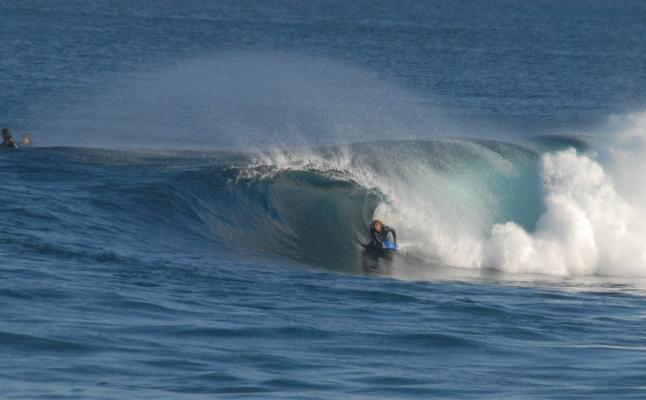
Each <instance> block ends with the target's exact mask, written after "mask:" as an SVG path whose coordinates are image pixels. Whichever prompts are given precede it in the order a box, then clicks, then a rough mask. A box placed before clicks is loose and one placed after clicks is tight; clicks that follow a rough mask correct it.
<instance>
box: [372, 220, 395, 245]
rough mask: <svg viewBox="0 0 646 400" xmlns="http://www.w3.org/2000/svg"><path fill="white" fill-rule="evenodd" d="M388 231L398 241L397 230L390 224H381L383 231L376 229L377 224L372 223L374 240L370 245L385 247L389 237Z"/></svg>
mask: <svg viewBox="0 0 646 400" xmlns="http://www.w3.org/2000/svg"><path fill="white" fill-rule="evenodd" d="M388 232H390V233H392V234H393V240H394V241H395V243H397V232H395V230H394V229H393V228H391V227H389V226H388V225H384V224H381V232H377V231H376V230H375V225H374V224H370V237H372V241H371V242H370V244H369V245H368V246H372V247H375V248H377V249H383V248H384V241H385V240H387V239H388Z"/></svg>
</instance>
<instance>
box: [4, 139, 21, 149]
mask: <svg viewBox="0 0 646 400" xmlns="http://www.w3.org/2000/svg"><path fill="white" fill-rule="evenodd" d="M0 148H3V149H17V148H18V143H16V141H15V140H13V138H12V137H8V138H6V139H5V140H3V141H2V143H0Z"/></svg>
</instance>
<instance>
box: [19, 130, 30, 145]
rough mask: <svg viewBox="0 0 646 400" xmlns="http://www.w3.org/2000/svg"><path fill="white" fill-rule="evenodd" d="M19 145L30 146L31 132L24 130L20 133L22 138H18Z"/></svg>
mask: <svg viewBox="0 0 646 400" xmlns="http://www.w3.org/2000/svg"><path fill="white" fill-rule="evenodd" d="M20 145H21V146H31V134H30V133H29V132H25V133H23V134H22V139H20Z"/></svg>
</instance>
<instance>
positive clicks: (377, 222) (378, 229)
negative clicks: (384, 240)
mask: <svg viewBox="0 0 646 400" xmlns="http://www.w3.org/2000/svg"><path fill="white" fill-rule="evenodd" d="M382 225H383V223H382V222H381V221H380V220H378V219H376V220H374V221H372V226H373V227H374V228H375V231H376V232H381V227H382Z"/></svg>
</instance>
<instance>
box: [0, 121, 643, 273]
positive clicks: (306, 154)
mask: <svg viewBox="0 0 646 400" xmlns="http://www.w3.org/2000/svg"><path fill="white" fill-rule="evenodd" d="M631 118H633V128H631V129H632V130H631V129H626V132H628V133H626V134H625V135H623V136H622V137H624V138H625V140H624V142H619V141H618V142H616V143H613V145H612V146H607V144H606V143H604V144H603V145H599V144H598V143H594V142H593V143H586V142H585V141H584V140H580V139H573V138H566V137H537V138H534V139H531V140H526V141H524V142H523V143H511V142H503V141H493V140H475V139H473V140H470V139H441V140H439V139H438V140H432V141H393V142H372V143H362V144H354V145H346V146H337V147H327V148H318V149H307V150H290V151H273V152H264V153H254V154H236V153H213V152H211V153H208V152H207V153H203V152H179V153H178V152H171V153H162V152H154V153H141V152H136V153H133V152H122V151H103V150H89V149H30V150H28V151H26V152H22V153H21V154H16V155H11V156H3V159H2V160H3V163H5V162H11V163H13V165H19V166H20V168H22V169H24V171H22V172H19V174H22V175H21V176H22V177H23V178H22V179H33V180H34V182H39V178H38V176H39V174H40V173H42V172H43V171H44V170H52V169H54V170H56V171H57V174H56V177H55V178H54V180H53V181H52V182H50V183H48V185H59V186H60V185H62V186H63V187H65V189H64V190H57V191H56V192H54V193H49V194H48V196H47V197H44V198H45V200H44V202H45V203H46V204H42V205H39V206H38V207H36V208H34V209H31V210H29V211H27V210H22V209H21V212H23V214H21V215H20V217H19V218H17V219H16V222H15V223H11V222H8V221H4V222H3V225H5V230H4V231H5V236H6V237H12V238H13V239H12V240H13V243H14V245H15V246H17V247H20V248H21V251H23V250H25V249H26V248H27V247H28V246H27V244H26V243H28V242H30V243H31V242H33V241H36V242H39V243H43V246H44V247H43V246H41V247H40V250H34V249H32V250H30V251H48V252H50V253H52V252H53V253H52V254H54V253H55V254H63V255H64V254H67V256H69V255H70V254H72V255H74V254H77V255H78V254H81V255H82V256H83V257H95V258H101V257H106V254H105V251H104V250H101V249H102V248H103V249H104V248H105V243H110V248H112V249H113V250H112V252H111V253H110V254H109V256H110V257H124V258H128V257H130V258H137V257H138V255H141V254H142V252H143V253H146V254H148V255H149V254H161V253H163V252H165V251H168V252H173V253H174V254H178V253H181V254H184V255H185V256H186V257H190V255H191V254H194V253H200V254H208V255H209V256H212V257H216V258H222V259H224V258H225V257H224V255H225V254H226V256H227V257H230V256H232V255H233V256H234V257H245V258H251V259H260V260H262V259H279V260H281V261H286V262H288V263H293V264H298V265H307V266H314V267H323V268H329V269H334V270H339V271H345V272H361V271H366V269H368V270H374V269H375V268H373V267H374V263H373V264H371V265H368V267H367V266H366V255H365V254H364V253H363V251H362V247H361V246H360V244H361V243H365V242H367V241H368V239H369V238H368V235H367V231H366V226H367V225H368V223H369V222H370V220H371V219H373V218H380V219H383V220H385V221H386V222H387V223H388V224H390V225H392V226H394V227H396V228H397V230H398V233H399V237H400V242H401V244H402V248H403V251H402V254H401V255H400V256H398V257H395V258H394V259H391V260H387V262H386V261H382V262H381V266H379V265H377V270H379V269H380V268H381V269H382V270H384V269H385V270H386V272H388V273H390V274H392V275H394V276H398V277H403V278H406V277H407V276H408V275H409V272H410V270H412V269H417V270H418V271H419V269H420V268H421V269H424V268H427V269H432V268H442V267H463V268H470V269H472V270H487V269H494V270H502V271H507V272H512V273H540V274H555V275H595V274H603V275H617V276H633V275H644V271H646V255H645V254H644V251H643V250H642V247H643V246H642V242H643V239H644V238H646V230H645V229H644V223H642V221H643V220H644V219H643V218H642V217H643V216H644V210H642V208H643V207H640V204H643V202H641V203H640V200H641V199H643V196H642V195H643V190H637V189H636V188H634V187H633V186H631V185H630V184H628V183H626V181H629V179H627V178H628V177H629V176H630V175H631V174H632V175H635V172H634V168H633V165H635V163H636V162H638V161H639V160H640V158H639V157H638V156H639V152H640V151H641V143H642V141H641V139H640V138H641V136H640V135H639V134H638V133H640V132H641V130H640V128H639V127H640V124H641V121H642V120H643V118H642V117H641V116H633V117H631ZM635 126H636V127H637V128H635ZM635 143H638V144H639V146H635ZM599 149H604V150H603V151H601V150H599ZM18 157H21V158H22V160H20V162H19V163H18V162H15V161H18V160H13V159H10V158H18ZM642 163H643V162H642ZM642 179H643V178H642ZM88 182H91V183H88ZM45 186H47V185H45ZM31 187H32V188H33V189H31V190H33V191H38V190H44V191H47V188H46V187H44V186H42V185H41V186H40V187H39V186H38V185H32V186H31ZM642 187H643V186H642ZM5 189H7V190H5V192H4V193H5V194H4V195H3V196H12V197H13V199H12V202H13V203H15V202H16V201H18V202H20V201H27V200H26V199H21V197H24V196H33V195H36V194H35V193H31V194H29V193H11V187H10V183H8V184H7V187H6V188H5ZM5 200H6V199H5ZM61 205H65V206H61ZM52 210H55V211H52ZM47 218H49V219H51V222H52V223H56V221H58V222H59V223H62V222H61V221H66V222H65V224H66V225H65V226H66V229H65V231H64V232H63V233H61V234H60V235H59V236H57V237H56V238H55V240H53V241H52V239H51V238H50V239H48V238H47V237H46V235H44V236H42V237H35V236H38V233H34V230H29V233H27V230H21V228H22V227H30V226H31V227H34V226H36V225H39V224H41V225H42V224H43V223H46V222H44V221H45V219H47ZM168 237H172V238H173V239H172V240H170V241H169V240H168V239H167V238H168ZM43 248H44V249H45V250H43ZM36 249H38V248H36ZM79 249H83V250H79ZM93 249H94V250H93ZM63 255H61V256H63ZM377 262H379V260H377Z"/></svg>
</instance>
